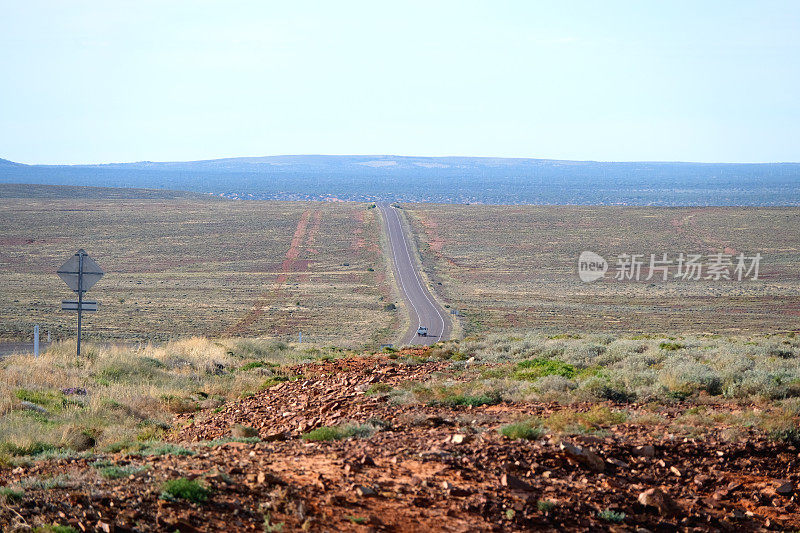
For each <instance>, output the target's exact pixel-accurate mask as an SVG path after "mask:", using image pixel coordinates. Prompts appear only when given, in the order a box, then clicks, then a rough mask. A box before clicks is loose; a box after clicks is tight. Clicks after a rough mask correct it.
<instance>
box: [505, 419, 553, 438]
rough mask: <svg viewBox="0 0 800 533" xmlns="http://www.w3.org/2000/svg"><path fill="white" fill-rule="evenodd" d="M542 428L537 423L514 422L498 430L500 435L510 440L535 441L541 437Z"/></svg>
mask: <svg viewBox="0 0 800 533" xmlns="http://www.w3.org/2000/svg"><path fill="white" fill-rule="evenodd" d="M542 433H543V432H542V428H541V426H540V425H539V423H538V421H536V422H533V421H524V422H516V423H514V424H507V425H505V426H503V427H501V428H500V434H501V435H503V436H504V437H507V438H509V439H511V440H517V439H526V440H536V439H538V438H539V437H541V436H542Z"/></svg>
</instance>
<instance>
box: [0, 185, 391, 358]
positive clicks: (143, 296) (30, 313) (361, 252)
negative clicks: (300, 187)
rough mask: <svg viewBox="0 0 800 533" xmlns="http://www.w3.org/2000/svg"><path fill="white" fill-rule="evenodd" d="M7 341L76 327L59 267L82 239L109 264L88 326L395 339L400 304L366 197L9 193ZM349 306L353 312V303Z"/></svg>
mask: <svg viewBox="0 0 800 533" xmlns="http://www.w3.org/2000/svg"><path fill="white" fill-rule="evenodd" d="M0 227H2V228H3V232H2V235H0V284H2V286H3V295H4V298H3V299H2V300H0V341H20V340H30V339H31V336H32V332H33V325H34V324H39V325H40V326H41V331H42V334H43V335H44V336H45V337H46V334H47V333H48V332H49V333H50V334H51V337H52V338H53V339H66V338H69V337H74V335H75V315H74V313H69V312H62V311H61V310H60V304H61V300H63V299H71V298H72V297H73V296H74V294H73V293H72V292H70V291H69V289H68V288H67V286H66V285H65V284H64V283H63V282H62V281H61V280H60V279H59V278H58V276H57V275H56V273H55V272H56V270H57V269H58V267H59V266H61V264H62V263H63V262H64V261H65V260H66V259H67V258H68V257H69V256H70V255H71V254H73V253H75V251H77V250H78V249H79V248H84V249H85V250H86V251H87V252H88V253H89V254H90V255H91V256H92V257H93V258H94V259H95V260H96V261H97V262H98V264H99V265H100V266H101V267H102V268H103V269H104V270H105V271H106V275H105V277H104V278H103V279H102V280H101V281H100V282H99V283H98V284H97V285H95V287H93V288H92V290H91V291H90V292H89V293H87V298H89V299H93V300H98V301H99V302H100V303H101V307H100V310H99V311H98V312H96V313H93V314H88V313H87V314H86V315H85V316H84V335H85V336H86V337H87V338H88V339H93V340H98V341H102V340H106V341H125V342H130V343H136V342H148V341H167V340H172V339H176V338H180V337H191V336H198V335H199V336H209V337H225V336H258V337H264V336H271V337H273V338H275V339H278V340H282V341H290V340H294V339H297V338H298V334H299V333H300V332H302V333H303V337H304V340H306V341H310V342H316V343H319V344H330V343H335V344H338V345H349V346H364V345H377V344H379V343H381V342H391V337H392V335H393V327H394V325H395V324H396V323H397V321H398V320H400V318H399V316H398V315H399V313H397V312H395V311H387V310H385V308H386V306H387V305H389V304H390V303H394V300H393V299H392V296H391V288H390V285H389V283H388V282H387V279H386V276H387V275H386V273H387V270H386V268H387V264H386V262H385V260H384V257H383V254H382V253H381V251H380V243H379V237H380V230H379V227H380V223H379V220H378V218H377V216H376V215H375V212H374V210H370V209H368V205H367V204H352V203H348V204H345V203H323V202H255V201H254V202H235V201H224V200H218V199H217V200H214V199H208V200H202V199H200V200H198V199H180V198H177V199H164V200H156V199H125V198H122V199H97V198H88V199H69V198H60V199H59V198H56V199H42V198H27V199H26V198H3V199H0ZM345 310H346V311H345Z"/></svg>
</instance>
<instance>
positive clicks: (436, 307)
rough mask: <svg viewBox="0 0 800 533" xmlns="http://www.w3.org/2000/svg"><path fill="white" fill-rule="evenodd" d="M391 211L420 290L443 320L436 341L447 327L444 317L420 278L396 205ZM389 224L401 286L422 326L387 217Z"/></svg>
mask: <svg viewBox="0 0 800 533" xmlns="http://www.w3.org/2000/svg"><path fill="white" fill-rule="evenodd" d="M389 211H391V212H392V213H393V214H394V217H395V220H397V226H398V228H399V230H400V238H401V239H402V241H403V247H404V248H405V250H406V257H408V262H409V265H411V271H412V272H413V273H414V279H416V280H417V285H418V286H419V290H420V292H421V293H422V296H423V297H424V298H425V300H427V302H428V304H429V305H430V306H431V308H433V310H434V311H435V312H436V314H437V316H438V317H439V320H440V321H441V322H442V328H441V329H440V330H439V335H438V336H437V337H436V342H438V341H439V340H441V338H442V335H443V334H444V329H445V321H444V317H443V316H442V313H441V312H440V311H439V308H438V306H437V305H436V304H435V303H434V302H433V301H432V300H431V298H430V297H429V296H428V292H427V291H426V290H425V288H424V286H423V285H422V280H421V279H420V277H419V274H418V273H417V266H416V263H415V262H414V261H413V260H412V259H411V252H410V251H409V249H408V242H407V241H406V236H405V232H404V231H403V225H402V223H401V222H400V216H399V215H398V214H397V211H396V210H395V208H394V207H391V206H389ZM387 226H389V228H390V231H389V233H390V236H389V239H390V244H391V245H392V255H393V256H394V260H395V269H396V270H397V275H398V277H399V278H400V286H401V287H402V289H403V292H404V293H405V295H406V299H407V300H408V301H409V302H411V307H413V308H414V312H415V313H416V314H417V318H418V319H419V320H420V322H419V326H422V322H421V320H422V316H421V315H420V313H419V311H418V310H417V308H416V306H415V305H414V301H413V300H412V299H411V296H410V295H409V293H408V291H407V290H406V287H405V284H404V283H403V278H402V274H400V267H399V263H398V262H397V252H396V250H395V247H394V244H393V243H391V225H390V224H389V221H388V219H387ZM419 326H418V327H419ZM412 339H413V337H412Z"/></svg>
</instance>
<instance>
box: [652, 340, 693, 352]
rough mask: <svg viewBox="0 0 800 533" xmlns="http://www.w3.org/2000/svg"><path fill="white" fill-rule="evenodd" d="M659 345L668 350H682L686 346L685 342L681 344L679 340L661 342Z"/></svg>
mask: <svg viewBox="0 0 800 533" xmlns="http://www.w3.org/2000/svg"><path fill="white" fill-rule="evenodd" d="M658 347H659V348H660V349H662V350H665V351H667V352H674V351H676V350H681V349H683V348H686V346H685V345H684V344H681V343H679V342H661V343H659V344H658Z"/></svg>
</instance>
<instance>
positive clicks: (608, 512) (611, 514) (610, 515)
mask: <svg viewBox="0 0 800 533" xmlns="http://www.w3.org/2000/svg"><path fill="white" fill-rule="evenodd" d="M597 516H598V517H599V518H600V519H601V520H605V521H606V522H613V523H615V524H619V523H621V522H622V521H624V520H625V513H623V512H620V511H614V510H613V509H604V510H603V511H600V512H599V513H597Z"/></svg>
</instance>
